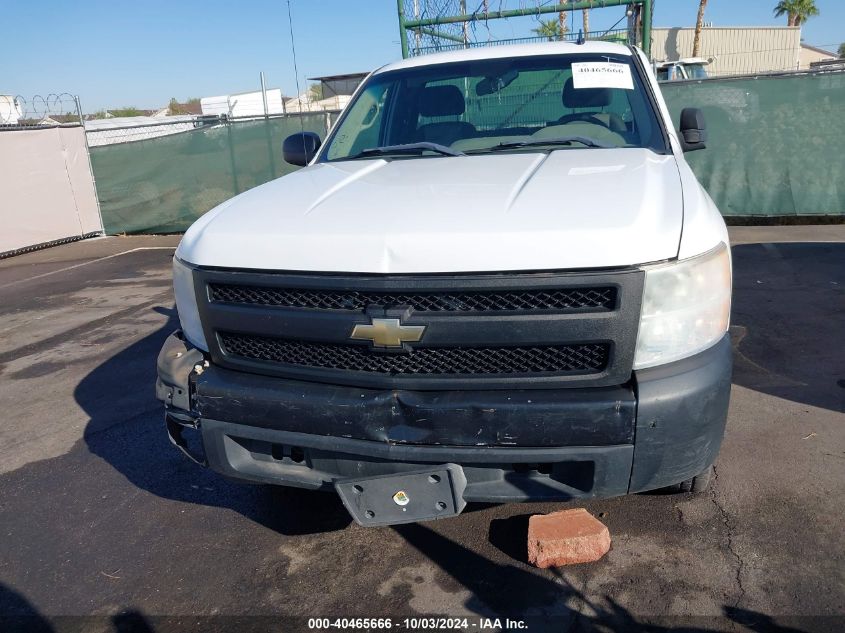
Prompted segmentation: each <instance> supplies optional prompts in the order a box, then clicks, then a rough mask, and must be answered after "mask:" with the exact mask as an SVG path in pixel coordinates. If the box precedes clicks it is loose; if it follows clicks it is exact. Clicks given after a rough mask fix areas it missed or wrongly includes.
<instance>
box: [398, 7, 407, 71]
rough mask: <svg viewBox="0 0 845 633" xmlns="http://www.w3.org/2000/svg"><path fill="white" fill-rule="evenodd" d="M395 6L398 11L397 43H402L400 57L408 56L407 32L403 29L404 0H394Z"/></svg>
mask: <svg viewBox="0 0 845 633" xmlns="http://www.w3.org/2000/svg"><path fill="white" fill-rule="evenodd" d="M396 8H397V11H399V43H400V44H401V45H402V58H403V59H405V58H407V57H408V32H407V31H406V30H405V5H404V0H396Z"/></svg>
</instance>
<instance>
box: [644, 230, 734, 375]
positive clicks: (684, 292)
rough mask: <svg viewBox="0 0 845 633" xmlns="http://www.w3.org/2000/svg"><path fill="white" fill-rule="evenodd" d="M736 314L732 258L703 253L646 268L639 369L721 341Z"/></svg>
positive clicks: (719, 251) (720, 251)
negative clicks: (734, 310) (733, 295)
mask: <svg viewBox="0 0 845 633" xmlns="http://www.w3.org/2000/svg"><path fill="white" fill-rule="evenodd" d="M730 314H731V259H730V253H729V251H728V247H727V246H726V245H725V244H719V246H717V247H716V248H714V249H713V250H711V251H708V252H707V253H704V254H703V255H699V256H697V257H691V258H689V259H685V260H683V261H679V262H674V263H672V264H666V265H660V266H655V267H653V268H647V269H646V276H645V291H644V293H643V305H642V311H641V313H640V331H639V334H638V335H637V351H636V354H635V355H634V369H643V368H644V367H652V366H654V365H662V364H663V363H669V362H672V361H674V360H679V359H681V358H686V357H687V356H692V355H693V354H696V353H698V352H701V351H703V350H705V349H707V348H708V347H710V346H711V345H714V344H715V343H717V342H718V341H719V340H720V339H721V338H722V337H723V336H724V335H725V332H726V331H727V329H728V324H729V321H730Z"/></svg>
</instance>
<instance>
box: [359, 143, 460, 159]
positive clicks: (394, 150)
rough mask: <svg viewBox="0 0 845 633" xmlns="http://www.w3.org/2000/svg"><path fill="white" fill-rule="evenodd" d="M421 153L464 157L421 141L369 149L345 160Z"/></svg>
mask: <svg viewBox="0 0 845 633" xmlns="http://www.w3.org/2000/svg"><path fill="white" fill-rule="evenodd" d="M423 152H435V153H437V154H441V155H443V156H466V154H464V153H463V152H458V151H455V150H453V149H451V148H449V147H446V146H445V145H440V144H439V143H429V142H427V141H423V142H420V143H405V144H403V145H385V146H383V147H371V148H369V149H365V150H363V151H361V152H358V153H357V154H353V155H352V156H347V158H348V159H353V158H368V157H370V156H388V155H390V154H422V153H423Z"/></svg>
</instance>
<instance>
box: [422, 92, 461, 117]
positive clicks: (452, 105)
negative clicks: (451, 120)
mask: <svg viewBox="0 0 845 633" xmlns="http://www.w3.org/2000/svg"><path fill="white" fill-rule="evenodd" d="M464 110H466V102H465V101H464V95H463V94H461V89H460V88H458V87H457V86H429V87H427V88H423V90H422V92H421V93H420V114H421V115H423V116H450V115H455V114H463V113H464Z"/></svg>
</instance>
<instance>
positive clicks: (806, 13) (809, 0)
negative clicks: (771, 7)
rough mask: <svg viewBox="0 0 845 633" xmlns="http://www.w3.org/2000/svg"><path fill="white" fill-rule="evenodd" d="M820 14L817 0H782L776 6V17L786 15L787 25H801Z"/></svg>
mask: <svg viewBox="0 0 845 633" xmlns="http://www.w3.org/2000/svg"><path fill="white" fill-rule="evenodd" d="M818 14H819V9H818V7H817V6H816V0H780V2H778V3H777V5H776V6H775V17H776V18H779V17H780V16H782V15H785V16H786V24H787V26H801V25H802V24H804V22H806V21H807V20H808V19H809V18H811V17H813V16H815V15H818Z"/></svg>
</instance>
